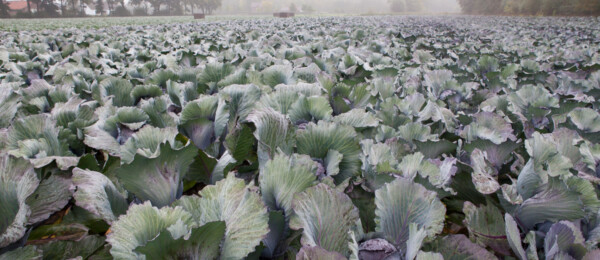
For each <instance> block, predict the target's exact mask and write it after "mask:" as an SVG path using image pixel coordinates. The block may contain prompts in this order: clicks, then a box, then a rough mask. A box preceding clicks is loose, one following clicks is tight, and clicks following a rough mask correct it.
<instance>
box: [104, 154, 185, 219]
mask: <svg viewBox="0 0 600 260" xmlns="http://www.w3.org/2000/svg"><path fill="white" fill-rule="evenodd" d="M159 151H160V154H159V155H158V157H156V158H146V157H144V156H142V155H140V154H136V155H135V157H134V160H133V162H131V163H130V164H125V165H122V166H121V167H120V168H119V169H117V170H116V175H117V177H118V178H119V180H120V182H121V184H123V186H124V187H125V189H127V190H128V191H130V192H131V193H133V194H134V195H135V196H136V197H138V198H139V199H141V200H144V201H145V200H150V201H151V202H152V205H155V206H158V207H162V206H167V205H170V204H171V203H172V202H173V201H175V200H176V199H177V198H178V197H179V196H181V192H182V189H183V186H182V180H183V178H184V177H185V174H186V173H187V171H188V169H189V166H190V165H191V164H192V162H193V161H194V157H195V155H196V154H197V148H196V147H195V146H192V145H188V146H186V147H184V148H182V149H180V150H175V149H173V148H171V146H170V145H169V144H168V143H166V144H161V145H160V148H159Z"/></svg>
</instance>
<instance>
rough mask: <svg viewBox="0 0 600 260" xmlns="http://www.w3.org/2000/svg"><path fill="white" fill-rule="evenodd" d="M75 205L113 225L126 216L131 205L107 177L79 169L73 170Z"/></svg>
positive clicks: (72, 188)
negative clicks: (119, 218) (121, 216)
mask: <svg viewBox="0 0 600 260" xmlns="http://www.w3.org/2000/svg"><path fill="white" fill-rule="evenodd" d="M71 190H75V193H74V194H73V197H74V198H75V204H76V205H77V206H80V207H82V208H84V209H86V210H88V211H89V212H91V213H93V214H94V215H96V216H98V217H100V218H102V219H103V220H104V221H106V223H108V224H111V223H112V222H113V221H115V220H117V217H119V216H120V215H122V214H125V212H126V211H127V208H128V206H129V204H128V203H127V200H126V198H125V197H124V196H123V195H122V194H121V193H120V192H119V190H118V189H117V187H116V186H115V185H114V184H113V182H112V181H111V180H110V179H108V177H106V176H105V175H103V174H101V173H99V172H95V171H87V170H82V169H79V168H75V169H73V186H72V187H71Z"/></svg>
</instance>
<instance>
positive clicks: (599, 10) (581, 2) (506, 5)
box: [458, 0, 600, 16]
mask: <svg viewBox="0 0 600 260" xmlns="http://www.w3.org/2000/svg"><path fill="white" fill-rule="evenodd" d="M458 3H459V4H460V6H461V9H462V12H463V13H466V14H498V15H501V14H508V15H592V16H597V15H600V0H458Z"/></svg>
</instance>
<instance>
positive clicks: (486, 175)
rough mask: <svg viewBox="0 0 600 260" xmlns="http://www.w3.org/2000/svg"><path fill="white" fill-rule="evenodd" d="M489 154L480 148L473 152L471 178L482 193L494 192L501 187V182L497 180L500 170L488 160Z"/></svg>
mask: <svg viewBox="0 0 600 260" xmlns="http://www.w3.org/2000/svg"><path fill="white" fill-rule="evenodd" d="M486 158H487V154H486V153H485V152H482V151H481V150H479V149H475V150H473V152H472V153H471V167H472V168H473V173H472V175H471V178H472V179H473V184H475V188H476V189H477V191H479V192H481V193H482V194H492V193H494V192H496V191H497V190H498V189H500V184H499V183H498V181H497V180H496V175H498V172H497V171H496V169H495V168H493V167H492V166H491V165H490V163H488V161H487V160H486Z"/></svg>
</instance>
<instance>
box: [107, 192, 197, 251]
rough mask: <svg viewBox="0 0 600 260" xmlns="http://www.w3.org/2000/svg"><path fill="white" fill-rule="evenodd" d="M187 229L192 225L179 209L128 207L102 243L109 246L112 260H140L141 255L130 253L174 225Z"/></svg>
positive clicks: (146, 203) (189, 216) (190, 219)
mask: <svg viewBox="0 0 600 260" xmlns="http://www.w3.org/2000/svg"><path fill="white" fill-rule="evenodd" d="M178 221H179V222H182V223H183V224H185V225H187V226H191V225H192V224H193V219H192V216H191V215H190V213H188V212H186V211H184V210H183V209H182V208H180V207H176V208H170V207H164V208H161V209H158V208H156V207H152V205H150V202H145V203H144V204H140V205H132V206H131V207H130V208H129V210H128V211H127V214H125V215H122V216H121V217H119V219H118V220H117V221H115V222H114V223H113V225H112V226H111V233H109V234H108V237H107V239H106V241H107V242H108V243H109V244H110V245H111V246H112V248H111V249H110V253H111V255H112V256H113V257H114V258H115V259H143V256H142V254H140V253H138V252H135V251H134V250H135V249H136V248H137V247H138V246H141V245H145V244H146V243H148V242H149V241H151V240H153V239H155V238H156V236H158V235H159V234H160V233H161V232H164V231H167V228H168V227H170V226H172V225H174V224H175V223H177V222H178Z"/></svg>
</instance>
